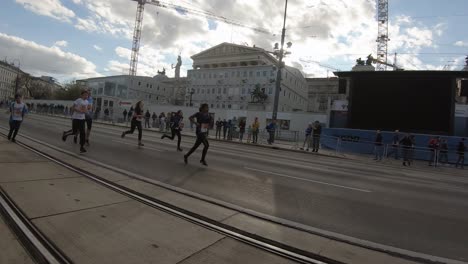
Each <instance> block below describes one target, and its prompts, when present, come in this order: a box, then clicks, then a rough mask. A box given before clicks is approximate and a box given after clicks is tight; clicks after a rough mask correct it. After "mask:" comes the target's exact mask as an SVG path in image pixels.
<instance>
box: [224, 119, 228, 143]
mask: <svg viewBox="0 0 468 264" xmlns="http://www.w3.org/2000/svg"><path fill="white" fill-rule="evenodd" d="M227 129H228V122H227V121H226V119H224V120H223V139H224V140H226V132H227Z"/></svg>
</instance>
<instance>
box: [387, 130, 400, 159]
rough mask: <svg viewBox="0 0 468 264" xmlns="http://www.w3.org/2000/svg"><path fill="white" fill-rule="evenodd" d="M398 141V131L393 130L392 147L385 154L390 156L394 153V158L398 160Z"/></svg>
mask: <svg viewBox="0 0 468 264" xmlns="http://www.w3.org/2000/svg"><path fill="white" fill-rule="evenodd" d="M399 143H400V131H399V130H395V133H394V134H393V139H392V149H391V151H390V152H389V153H388V154H387V156H388V157H389V156H391V155H392V154H394V156H395V159H396V160H398V159H400V157H399V146H398V145H399Z"/></svg>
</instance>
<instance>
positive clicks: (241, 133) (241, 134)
mask: <svg viewBox="0 0 468 264" xmlns="http://www.w3.org/2000/svg"><path fill="white" fill-rule="evenodd" d="M244 133H245V120H241V121H240V122H239V141H240V142H242V140H243V139H244Z"/></svg>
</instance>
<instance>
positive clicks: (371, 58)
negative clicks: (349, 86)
mask: <svg viewBox="0 0 468 264" xmlns="http://www.w3.org/2000/svg"><path fill="white" fill-rule="evenodd" d="M373 62H374V57H372V54H369V56H367V60H366V65H372V63H373Z"/></svg>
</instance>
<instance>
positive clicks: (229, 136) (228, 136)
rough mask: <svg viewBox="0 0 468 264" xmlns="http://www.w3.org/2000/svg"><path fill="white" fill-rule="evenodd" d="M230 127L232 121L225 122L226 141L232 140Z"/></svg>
mask: <svg viewBox="0 0 468 264" xmlns="http://www.w3.org/2000/svg"><path fill="white" fill-rule="evenodd" d="M232 126H233V123H232V120H231V119H229V120H228V122H227V139H228V140H232Z"/></svg>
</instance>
